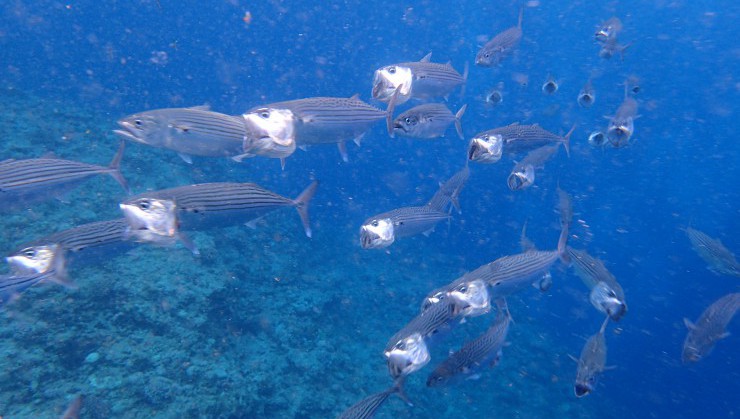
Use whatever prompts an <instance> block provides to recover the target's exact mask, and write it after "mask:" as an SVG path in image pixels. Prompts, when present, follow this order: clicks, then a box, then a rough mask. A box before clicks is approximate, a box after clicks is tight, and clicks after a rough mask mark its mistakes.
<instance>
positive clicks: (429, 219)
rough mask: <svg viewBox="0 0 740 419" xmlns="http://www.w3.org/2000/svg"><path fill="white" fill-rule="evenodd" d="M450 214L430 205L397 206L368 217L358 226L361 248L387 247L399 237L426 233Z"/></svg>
mask: <svg viewBox="0 0 740 419" xmlns="http://www.w3.org/2000/svg"><path fill="white" fill-rule="evenodd" d="M449 218H450V215H449V214H448V213H446V212H441V211H438V210H436V209H434V208H431V207H430V206H428V205H427V206H423V207H403V208H397V209H394V210H391V211H388V212H384V213H382V214H378V215H375V216H373V217H370V218H368V219H367V220H365V222H364V223H362V227H360V245H361V246H362V248H363V249H379V248H383V247H388V246H390V245H391V244H393V242H394V241H395V240H396V239H397V238H400V237H409V236H414V235H417V234H420V233H425V234H428V232H431V231H432V230H433V229H434V226H435V225H437V223H439V222H440V221H443V220H447V219H449Z"/></svg>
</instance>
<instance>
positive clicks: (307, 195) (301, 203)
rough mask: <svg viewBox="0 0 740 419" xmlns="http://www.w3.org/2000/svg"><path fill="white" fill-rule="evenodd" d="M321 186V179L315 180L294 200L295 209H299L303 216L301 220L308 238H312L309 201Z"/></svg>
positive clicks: (299, 213) (300, 214)
mask: <svg viewBox="0 0 740 419" xmlns="http://www.w3.org/2000/svg"><path fill="white" fill-rule="evenodd" d="M318 186H319V181H317V180H314V181H313V182H311V184H310V185H308V187H307V188H306V189H304V190H303V192H301V194H300V195H298V197H297V198H296V199H294V200H293V203H294V204H295V209H296V211H298V215H299V216H300V217H301V222H302V223H303V229H304V230H305V231H306V236H308V238H311V234H312V232H311V222H310V221H309V219H308V203H309V202H310V201H311V198H313V195H314V194H315V193H316V188H317V187H318Z"/></svg>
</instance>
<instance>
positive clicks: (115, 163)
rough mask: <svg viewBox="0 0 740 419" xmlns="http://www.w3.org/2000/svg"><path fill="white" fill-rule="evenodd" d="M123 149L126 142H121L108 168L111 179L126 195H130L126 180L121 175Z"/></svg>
mask: <svg viewBox="0 0 740 419" xmlns="http://www.w3.org/2000/svg"><path fill="white" fill-rule="evenodd" d="M125 148H126V142H125V141H123V140H121V145H120V146H119V147H118V151H117V152H116V155H115V156H113V160H111V162H110V164H109V165H108V168H109V169H111V172H110V175H111V176H112V177H113V179H115V180H116V182H118V183H119V184H120V185H121V186H122V187H123V189H124V190H125V191H126V193H127V194H129V195H131V189H129V187H128V182H126V179H124V177H123V175H122V174H121V159H122V158H123V150H124V149H125Z"/></svg>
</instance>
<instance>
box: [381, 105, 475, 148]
mask: <svg viewBox="0 0 740 419" xmlns="http://www.w3.org/2000/svg"><path fill="white" fill-rule="evenodd" d="M466 108H467V105H463V106H462V107H461V108H460V109H459V110H458V111H457V113H456V114H455V115H453V114H452V112H450V110H449V109H447V106H445V105H443V104H441V103H425V104H422V105H418V106H415V107H413V108H411V109H409V110H407V111H406V112H404V113H402V114H401V115H399V116H398V117H397V118H396V119H395V120H394V121H393V132H394V133H396V134H398V135H400V136H402V137H410V138H421V139H431V138H438V137H444V135H445V132H446V131H447V128H448V127H449V126H450V124H452V123H454V124H455V130H456V131H457V135H458V136H459V137H460V138H461V139H464V138H465V137H464V136H463V131H462V125H460V118H462V116H463V114H464V113H465V109H466Z"/></svg>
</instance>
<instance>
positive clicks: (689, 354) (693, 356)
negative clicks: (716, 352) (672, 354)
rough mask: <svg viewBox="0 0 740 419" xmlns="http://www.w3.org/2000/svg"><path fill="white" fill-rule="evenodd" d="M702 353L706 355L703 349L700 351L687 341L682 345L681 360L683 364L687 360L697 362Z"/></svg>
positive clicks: (686, 362)
mask: <svg viewBox="0 0 740 419" xmlns="http://www.w3.org/2000/svg"><path fill="white" fill-rule="evenodd" d="M704 355H706V354H705V353H704V351H701V350H700V349H699V348H698V347H697V346H696V345H694V344H693V343H692V342H689V341H687V342H686V343H685V344H684V346H683V351H682V352H681V361H683V363H684V364H688V363H689V362H699V361H700V360H701V359H702V357H703V356H704Z"/></svg>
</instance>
